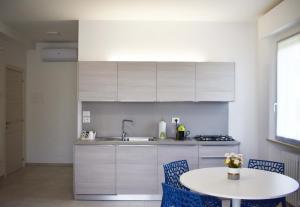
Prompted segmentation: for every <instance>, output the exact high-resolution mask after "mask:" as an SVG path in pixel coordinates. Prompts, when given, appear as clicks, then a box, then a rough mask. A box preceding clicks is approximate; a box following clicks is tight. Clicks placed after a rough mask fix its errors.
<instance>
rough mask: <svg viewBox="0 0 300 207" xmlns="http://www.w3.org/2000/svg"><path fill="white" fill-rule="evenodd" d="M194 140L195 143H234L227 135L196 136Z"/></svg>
mask: <svg viewBox="0 0 300 207" xmlns="http://www.w3.org/2000/svg"><path fill="white" fill-rule="evenodd" d="M194 139H195V140H197V141H222V142H223V141H225V142H226V141H235V140H234V139H233V138H232V137H231V136H228V135H197V136H195V137H194Z"/></svg>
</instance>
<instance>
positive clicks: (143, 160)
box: [117, 145, 158, 194]
mask: <svg viewBox="0 0 300 207" xmlns="http://www.w3.org/2000/svg"><path fill="white" fill-rule="evenodd" d="M157 193H158V189H157V146H154V145H120V146H118V147H117V194H157Z"/></svg>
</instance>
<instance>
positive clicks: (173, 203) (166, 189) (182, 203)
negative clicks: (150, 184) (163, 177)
mask: <svg viewBox="0 0 300 207" xmlns="http://www.w3.org/2000/svg"><path fill="white" fill-rule="evenodd" d="M162 189H163V202H162V205H161V207H202V206H203V204H202V199H201V197H200V196H199V194H197V193H194V192H191V191H186V190H182V189H179V188H176V187H173V186H171V185H167V184H165V183H162Z"/></svg>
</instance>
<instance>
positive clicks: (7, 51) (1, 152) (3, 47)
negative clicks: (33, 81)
mask: <svg viewBox="0 0 300 207" xmlns="http://www.w3.org/2000/svg"><path fill="white" fill-rule="evenodd" d="M6 65H11V66H15V67H19V68H21V69H24V70H25V68H26V48H25V47H24V45H21V44H19V43H18V42H16V41H15V40H12V39H10V38H8V37H6V36H4V35H2V34H1V33H0V176H1V175H3V174H4V170H5V166H4V161H5V148H4V146H5V142H4V137H5V66H6Z"/></svg>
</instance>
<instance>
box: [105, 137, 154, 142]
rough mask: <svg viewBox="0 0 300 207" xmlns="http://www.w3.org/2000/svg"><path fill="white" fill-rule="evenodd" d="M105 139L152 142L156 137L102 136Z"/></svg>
mask: <svg viewBox="0 0 300 207" xmlns="http://www.w3.org/2000/svg"><path fill="white" fill-rule="evenodd" d="M100 139H101V140H103V141H119V142H151V141H155V139H154V137H125V138H124V140H122V137H103V138H100Z"/></svg>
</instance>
